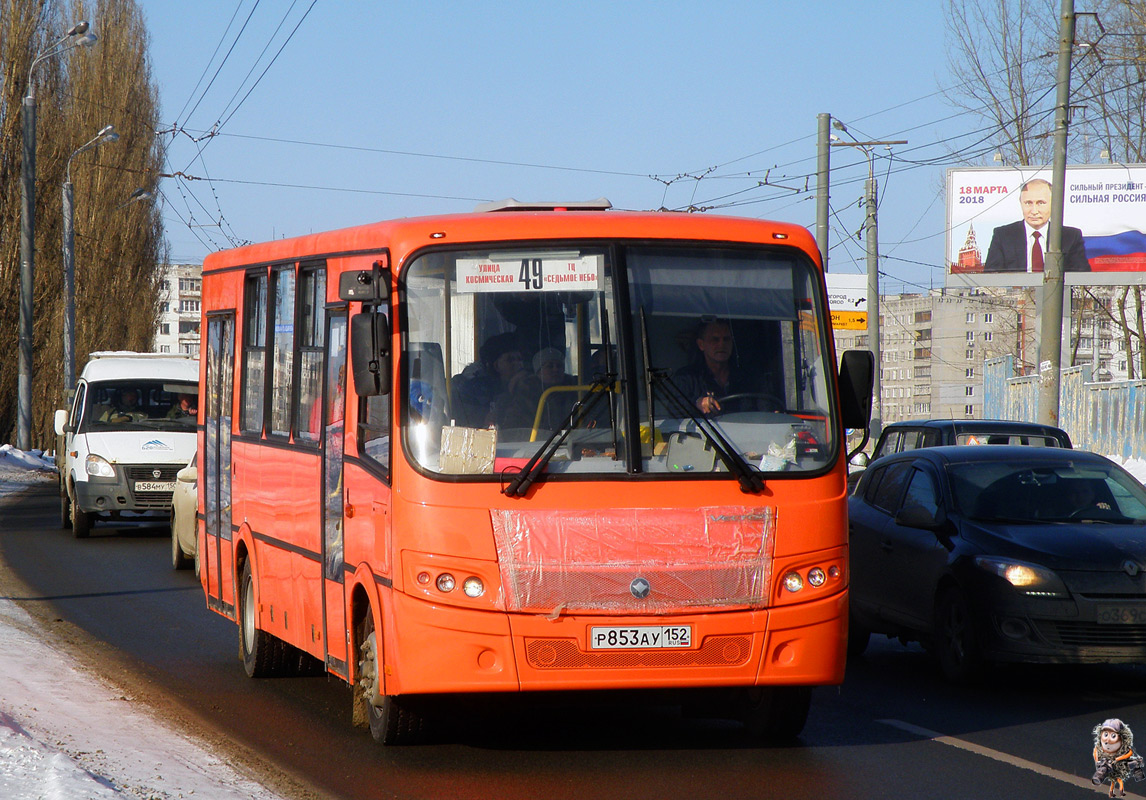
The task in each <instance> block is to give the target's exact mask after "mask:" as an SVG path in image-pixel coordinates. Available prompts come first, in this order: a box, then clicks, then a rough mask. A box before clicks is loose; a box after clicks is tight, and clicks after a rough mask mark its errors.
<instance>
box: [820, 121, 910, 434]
mask: <svg viewBox="0 0 1146 800" xmlns="http://www.w3.org/2000/svg"><path fill="white" fill-rule="evenodd" d="M833 125H834V127H835V128H836V130H839V131H843V132H844V133H847V134H848V136H851V134H850V133H848V129H847V127H846V126H845V125H844V124H843V123H842V122H840V121H839V120H836V121H835V122H834V123H833ZM893 144H907V140H906V139H896V140H893V141H886V142H858V141H851V142H839V141H837V142H832V143H831V146H832V147H858V148H859V149H861V150H863V152H864V155H866V156H867V182H866V183H865V184H864V194H865V196H866V205H867V220H866V221H865V222H864V230H865V231H866V233H867V338H868V348H869V349H870V350H871V352H872V355H873V356H875V375H874V376H873V378H874V381H873V382H872V404H871V437H872V439H876V438H878V437H879V434H880V431H881V430H882V428H883V398H882V392H883V380H882V377H881V375H880V372H881V371H882V369H883V354H882V352H881V347H880V338H879V337H880V330H879V222H878V219H877V212H878V209H879V192H878V189H877V187H876V180H875V161H874V157H873V154H872V150H871V149H872V148H873V147H878V146H888V147H890V146H891V145H893Z"/></svg>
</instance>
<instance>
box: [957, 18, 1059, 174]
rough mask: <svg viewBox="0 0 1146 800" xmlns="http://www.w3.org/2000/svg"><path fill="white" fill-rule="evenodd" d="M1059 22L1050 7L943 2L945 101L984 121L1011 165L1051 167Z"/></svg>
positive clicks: (986, 137)
mask: <svg viewBox="0 0 1146 800" xmlns="http://www.w3.org/2000/svg"><path fill="white" fill-rule="evenodd" d="M1057 19H1058V14H1057V9H1056V8H1055V7H1054V4H1053V3H1052V0H948V15H947V40H948V46H947V63H948V68H949V70H950V72H951V74H952V75H953V76H954V77H955V84H954V86H953V88H951V89H948V90H947V91H946V95H947V99H948V100H949V101H950V102H951V103H952V104H953V105H955V106H957V107H959V108H963V109H965V110H967V111H969V112H971V113H973V114H977V115H979V116H981V117H982V118H983V119H984V121H985V123H986V125H987V129H986V131H985V132H984V136H983V138H984V140H985V141H987V142H990V143H992V144H993V145H994V146H995V148H997V151H998V152H1000V153H1001V154H1002V156H1003V159H1004V161H1005V162H1006V163H1008V164H1014V165H1027V164H1040V163H1047V162H1048V161H1049V160H1050V155H1051V147H1052V142H1051V140H1050V137H1049V136H1048V134H1049V133H1050V131H1051V130H1052V128H1053V125H1054V119H1053V107H1054V85H1055V63H1054V58H1053V57H1051V56H1049V54H1050V53H1052V52H1054V51H1055V50H1056V49H1057V45H1056V38H1055V33H1054V30H1053V28H1052V25H1051V24H1050V23H1053V22H1054V21H1056V20H1057Z"/></svg>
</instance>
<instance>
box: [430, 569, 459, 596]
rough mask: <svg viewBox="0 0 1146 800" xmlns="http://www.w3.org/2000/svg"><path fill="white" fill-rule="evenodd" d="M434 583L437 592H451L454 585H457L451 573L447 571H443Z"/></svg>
mask: <svg viewBox="0 0 1146 800" xmlns="http://www.w3.org/2000/svg"><path fill="white" fill-rule="evenodd" d="M435 585H436V586H437V587H438V591H439V592H452V591H453V590H454V586H456V585H457V582H456V581H455V580H454V576H453V575H451V574H450V573H448V572H443V573H442V574H441V575H439V576H438V580H437V583H436V584H435Z"/></svg>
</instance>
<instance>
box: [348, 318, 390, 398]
mask: <svg viewBox="0 0 1146 800" xmlns="http://www.w3.org/2000/svg"><path fill="white" fill-rule="evenodd" d="M350 368H351V370H352V371H353V373H354V388H355V390H356V391H357V392H358V396H359V397H373V396H375V395H383V394H387V393H389V391H390V320H388V319H387V318H386V317H385V315H383V314H376V313H372V312H363V313H361V314H355V315H354V317H353V318H352V319H351V321H350Z"/></svg>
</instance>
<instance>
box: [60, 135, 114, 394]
mask: <svg viewBox="0 0 1146 800" xmlns="http://www.w3.org/2000/svg"><path fill="white" fill-rule="evenodd" d="M116 141H119V134H118V133H116V132H115V128H114V126H112V125H108V126H106V127H104V128H103V129H102V130H101V131H100V132H99V133H97V134H96V135H95V136H93V137H92V138H91V139H89V140H88V141H87V142H86V143H85V144H84V145H83V146H82V147H80V148H79V149H78V150H76V151H75V152H74V153H72V154H71V155H70V156H68V163H67V166H66V167H65V169H64V396H65V397H66V396H68V393H69V392H71V391H72V390H73V389H75V388H76V289H75V286H76V280H75V277H76V269H75V264H76V248H75V227H74V219H75V212H74V207H73V200H74V197H73V193H72V159H73V158H75V157H76V156H78V155H79V154H80V153H82V152H84V151H86V150H91V149H92V148H93V147H99V146H100V145H101V144H104V143H106V142H116Z"/></svg>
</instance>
